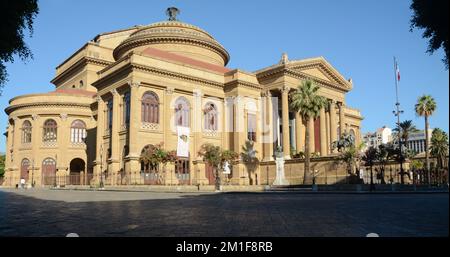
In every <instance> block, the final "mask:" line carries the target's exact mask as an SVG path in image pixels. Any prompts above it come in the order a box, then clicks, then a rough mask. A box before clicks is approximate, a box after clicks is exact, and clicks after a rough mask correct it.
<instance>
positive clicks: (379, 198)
mask: <svg viewBox="0 0 450 257" xmlns="http://www.w3.org/2000/svg"><path fill="white" fill-rule="evenodd" d="M0 206H1V207H0V236H65V235H67V234H68V233H77V234H78V235H80V236H82V237H84V236H301V237H304V236H306V237H311V236H319V237H322V236H330V237H331V236H345V237H348V236H356V237H364V236H366V235H367V234H369V233H377V234H378V235H380V236H381V237H390V236H394V237H397V236H448V231H449V212H448V207H449V197H448V193H433V194H417V193H416V194H304V193H295V192H285V193H280V192H278V193H275V192H269V193H162V192H161V193H158V192H110V191H74V190H45V189H31V190H17V189H0Z"/></svg>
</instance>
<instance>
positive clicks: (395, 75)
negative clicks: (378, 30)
mask: <svg viewBox="0 0 450 257" xmlns="http://www.w3.org/2000/svg"><path fill="white" fill-rule="evenodd" d="M397 71H398V69H397V61H396V60H395V57H394V79H395V99H396V103H395V107H396V109H395V110H394V111H392V113H393V114H394V116H396V117H397V129H398V132H397V133H398V134H397V137H398V147H399V150H400V158H399V159H400V183H401V184H404V180H403V149H402V139H401V137H400V133H401V131H400V114H402V113H403V110H400V102H399V101H398V75H397ZM405 143H406V142H405Z"/></svg>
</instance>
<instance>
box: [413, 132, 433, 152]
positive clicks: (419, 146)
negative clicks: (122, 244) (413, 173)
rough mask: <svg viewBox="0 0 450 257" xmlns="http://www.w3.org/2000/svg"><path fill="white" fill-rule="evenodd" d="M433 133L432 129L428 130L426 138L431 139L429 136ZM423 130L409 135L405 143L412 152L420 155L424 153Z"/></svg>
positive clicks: (424, 138) (424, 139)
mask: <svg viewBox="0 0 450 257" xmlns="http://www.w3.org/2000/svg"><path fill="white" fill-rule="evenodd" d="M432 133H433V129H429V130H428V138H429V139H431V134H432ZM425 141H426V137H425V130H419V131H417V132H413V133H411V134H410V135H409V138H408V142H406V147H408V149H409V150H412V151H413V152H415V153H417V154H420V153H425Z"/></svg>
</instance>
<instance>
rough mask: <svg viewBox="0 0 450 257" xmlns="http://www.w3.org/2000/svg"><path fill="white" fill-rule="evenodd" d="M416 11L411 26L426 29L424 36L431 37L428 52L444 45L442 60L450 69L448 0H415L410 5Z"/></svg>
mask: <svg viewBox="0 0 450 257" xmlns="http://www.w3.org/2000/svg"><path fill="white" fill-rule="evenodd" d="M410 8H411V10H412V11H413V12H414V13H413V15H412V18H411V28H410V30H411V31H412V30H413V29H414V28H418V29H424V30H425V31H424V32H423V35H422V36H423V37H424V38H429V43H428V50H427V52H428V53H430V54H432V53H433V52H434V51H436V50H438V49H439V48H441V47H443V48H444V51H445V58H444V59H443V60H442V61H443V62H444V63H445V67H446V69H448V51H449V49H448V8H449V1H448V0H434V1H432V0H413V1H412V4H411V6H410Z"/></svg>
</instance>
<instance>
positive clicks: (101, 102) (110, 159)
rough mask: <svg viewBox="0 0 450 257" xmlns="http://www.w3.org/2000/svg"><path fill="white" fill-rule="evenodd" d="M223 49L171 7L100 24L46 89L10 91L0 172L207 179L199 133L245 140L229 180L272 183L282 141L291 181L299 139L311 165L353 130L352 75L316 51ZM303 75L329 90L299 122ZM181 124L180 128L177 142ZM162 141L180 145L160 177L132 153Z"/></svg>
mask: <svg viewBox="0 0 450 257" xmlns="http://www.w3.org/2000/svg"><path fill="white" fill-rule="evenodd" d="M229 60H230V55H229V53H228V52H227V50H226V49H225V48H224V47H223V46H222V45H221V44H220V43H219V42H217V41H216V40H215V39H214V38H213V37H212V36H211V35H210V34H209V33H207V32H206V31H204V30H202V29H201V28H198V27H196V26H193V25H190V24H186V23H183V22H180V21H177V20H174V19H171V20H169V21H163V22H157V23H153V24H150V25H146V26H135V27H131V28H128V29H123V30H118V31H113V32H108V33H102V34H99V35H97V36H96V37H95V38H94V39H93V40H91V41H89V42H87V43H86V44H85V45H84V46H82V47H81V48H80V49H79V50H78V51H76V52H75V53H74V54H73V55H71V56H70V57H69V58H68V59H66V60H65V61H64V62H63V63H61V64H60V65H59V66H58V67H56V76H55V77H54V79H53V80H52V83H53V84H54V85H55V87H56V89H55V91H53V92H49V93H43V94H32V95H22V96H18V97H15V98H13V99H11V100H10V105H9V106H8V107H7V108H6V110H5V111H6V113H7V115H8V127H7V131H6V133H5V135H6V137H7V140H6V141H7V147H6V149H7V150H6V177H7V179H6V181H9V183H10V184H17V183H18V182H19V180H20V178H24V179H25V180H26V181H27V183H33V184H35V185H38V186H39V185H54V184H61V183H64V184H86V185H87V184H96V183H99V180H105V181H104V182H105V183H107V184H111V185H122V184H127V185H133V184H191V185H193V184H203V185H205V184H211V183H212V182H213V178H212V169H211V168H210V167H208V165H205V163H203V161H202V160H201V158H199V157H198V154H197V153H198V151H199V149H200V146H201V145H202V144H204V143H212V144H215V145H219V146H221V147H223V148H225V149H231V150H234V151H236V152H238V153H239V152H241V149H242V146H243V145H244V144H245V142H246V141H247V140H252V141H254V142H255V148H256V150H257V157H258V158H259V160H260V163H259V166H258V167H257V168H256V170H254V171H252V172H251V173H249V172H247V170H246V167H245V165H244V164H243V163H240V162H239V163H236V164H234V165H233V167H232V172H231V174H230V175H227V179H228V182H229V183H231V184H239V185H244V184H264V183H268V184H270V180H271V179H272V178H273V176H274V172H275V171H274V165H275V164H274V151H275V149H276V148H277V146H280V147H281V148H282V150H283V153H284V156H285V158H286V159H287V160H288V161H287V164H289V165H291V166H292V165H293V166H292V167H294V168H293V169H294V171H290V172H291V173H290V175H289V174H288V178H289V176H291V178H292V179H291V181H292V183H294V181H297V180H298V181H300V180H301V179H300V176H302V174H301V173H303V171H302V165H301V163H302V162H303V161H302V160H301V159H295V158H294V156H293V154H294V153H296V152H300V151H303V150H304V147H305V144H309V145H310V147H311V149H313V152H316V153H317V156H319V157H318V158H316V160H315V162H317V164H320V163H323V165H322V166H321V165H318V166H317V167H318V169H319V170H320V169H324V170H326V169H329V168H330V167H329V166H326V164H327V163H332V160H333V158H334V156H335V155H336V153H334V152H333V150H332V149H331V143H332V142H333V141H335V140H336V139H337V138H338V137H339V136H340V134H342V133H344V132H347V133H352V134H354V135H355V138H356V139H357V141H359V140H360V126H361V120H362V116H361V114H360V112H359V111H358V110H356V109H353V108H350V107H349V106H347V104H346V101H345V95H346V93H347V92H349V91H350V90H351V89H352V86H353V85H352V80H351V79H345V78H344V77H343V76H342V75H341V74H340V73H339V72H338V71H337V70H336V69H334V68H333V66H332V65H331V64H330V63H328V62H327V61H326V60H325V59H324V58H323V57H317V58H310V59H303V60H289V59H288V57H287V55H285V54H283V56H282V58H281V60H280V61H279V62H277V64H275V65H272V66H270V67H267V68H264V69H261V70H258V71H255V72H247V71H243V70H240V69H230V68H227V67H226V65H227V63H228V62H229ZM306 79H310V80H313V81H314V82H315V83H316V84H317V85H319V86H320V91H319V93H320V94H321V95H322V96H324V97H326V98H327V99H328V105H327V106H326V108H324V109H322V110H321V112H320V117H319V118H317V119H316V120H311V122H309V123H308V124H304V123H303V121H302V117H300V116H299V115H298V113H295V112H293V111H292V110H290V108H289V101H290V100H289V93H290V92H292V91H293V90H295V89H296V88H297V87H298V86H299V85H300V84H301V82H302V81H303V80H306ZM306 126H309V127H310V131H311V137H310V138H311V140H310V141H309V142H305V127H306ZM179 128H185V129H184V131H188V135H187V136H186V137H185V138H184V139H183V140H184V141H183V142H181V141H180V138H181V137H180V132H179V131H180V130H179ZM180 142H181V144H182V145H181V146H180ZM161 143H162V144H163V147H164V148H165V149H167V150H180V149H179V148H180V147H187V148H188V154H186V153H184V154H180V155H181V156H179V158H178V160H177V161H176V162H175V163H168V164H167V165H166V167H165V169H164V180H158V179H157V177H158V176H157V174H155V173H158V169H153V168H149V167H145V165H144V164H142V163H141V162H140V159H139V157H140V155H141V152H142V151H143V150H144V149H146V147H147V148H148V147H149V146H151V145H157V144H161ZM180 152H181V151H180ZM313 162H314V161H313ZM324 165H325V166H324ZM295 167H297V168H295ZM102 171H103V172H104V174H105V176H104V177H100V176H99V174H101V173H102ZM159 172H161V171H159ZM325 172H326V171H325ZM58 177H63V178H65V179H64V180H62V181H61V179H59V178H58ZM67 178H68V179H67Z"/></svg>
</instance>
